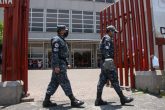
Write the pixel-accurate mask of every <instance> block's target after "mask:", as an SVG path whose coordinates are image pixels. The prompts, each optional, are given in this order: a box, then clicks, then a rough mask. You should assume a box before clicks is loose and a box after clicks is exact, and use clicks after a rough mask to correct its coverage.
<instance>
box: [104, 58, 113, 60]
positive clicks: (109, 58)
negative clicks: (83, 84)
mask: <svg viewBox="0 0 165 110" xmlns="http://www.w3.org/2000/svg"><path fill="white" fill-rule="evenodd" d="M105 61H113V59H112V58H106V59H105Z"/></svg>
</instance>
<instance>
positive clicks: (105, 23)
mask: <svg viewBox="0 0 165 110" xmlns="http://www.w3.org/2000/svg"><path fill="white" fill-rule="evenodd" d="M106 27H107V10H106V8H105V9H104V34H105V33H106Z"/></svg>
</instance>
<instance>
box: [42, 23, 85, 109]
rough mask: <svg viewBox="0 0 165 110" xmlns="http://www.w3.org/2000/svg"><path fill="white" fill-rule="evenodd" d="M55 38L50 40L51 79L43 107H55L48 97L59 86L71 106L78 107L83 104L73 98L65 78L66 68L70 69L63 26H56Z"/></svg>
mask: <svg viewBox="0 0 165 110" xmlns="http://www.w3.org/2000/svg"><path fill="white" fill-rule="evenodd" d="M57 34H58V35H57V36H55V37H53V38H52V39H51V47H52V63H51V64H52V65H51V66H52V77H51V81H50V83H49V85H48V88H47V91H46V95H45V99H44V101H43V107H50V106H56V105H57V104H56V103H52V102H51V101H50V97H51V96H52V95H53V94H54V93H55V92H56V90H57V88H58V86H59V85H60V86H61V87H62V89H63V91H64V92H65V94H66V96H68V97H69V99H70V101H71V106H73V107H79V106H81V105H83V104H84V102H83V101H80V100H78V99H76V98H75V96H74V95H73V92H72V88H71V84H70V81H69V79H68V76H67V66H68V67H70V65H69V63H68V57H69V51H68V46H67V43H66V41H65V38H66V37H67V36H68V30H67V28H66V26H65V25H59V26H57Z"/></svg>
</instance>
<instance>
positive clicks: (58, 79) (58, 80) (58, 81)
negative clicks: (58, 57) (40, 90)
mask: <svg viewBox="0 0 165 110" xmlns="http://www.w3.org/2000/svg"><path fill="white" fill-rule="evenodd" d="M59 85H60V86H61V87H62V89H63V91H64V92H65V95H67V96H69V95H71V94H72V88H71V85H70V81H69V79H68V76H67V73H66V72H60V73H59V74H56V73H54V72H52V77H51V81H50V83H49V85H48V88H47V92H46V93H47V94H49V95H53V94H54V93H55V92H56V90H57V88H58V86H59Z"/></svg>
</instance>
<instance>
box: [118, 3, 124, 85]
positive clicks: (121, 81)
mask: <svg viewBox="0 0 165 110" xmlns="http://www.w3.org/2000/svg"><path fill="white" fill-rule="evenodd" d="M116 18H117V29H118V31H119V33H118V34H117V44H118V45H117V48H118V54H117V56H118V60H119V62H118V65H119V70H120V84H121V85H123V66H122V49H121V48H122V46H121V32H120V16H119V2H117V3H116Z"/></svg>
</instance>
